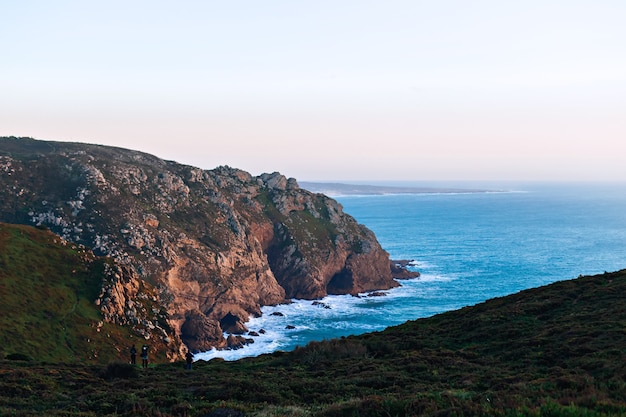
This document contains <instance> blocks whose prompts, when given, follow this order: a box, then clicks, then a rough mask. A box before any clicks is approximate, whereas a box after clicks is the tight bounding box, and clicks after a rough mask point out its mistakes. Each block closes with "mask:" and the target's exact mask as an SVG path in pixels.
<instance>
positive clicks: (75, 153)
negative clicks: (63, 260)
mask: <svg viewBox="0 0 626 417" xmlns="http://www.w3.org/2000/svg"><path fill="white" fill-rule="evenodd" d="M0 174H1V176H0V178H1V180H0V192H1V193H2V195H3V196H4V198H3V200H2V202H0V221H4V222H10V223H22V224H31V225H42V226H46V227H48V228H50V229H51V230H52V231H54V232H55V233H57V234H58V235H60V236H62V237H63V238H64V239H66V240H68V241H73V242H77V243H80V244H83V245H85V246H87V247H90V248H92V249H93V251H94V252H95V253H96V254H98V255H103V256H108V257H111V258H113V259H114V260H115V262H116V265H117V266H118V268H119V271H113V272H111V273H110V274H109V275H108V276H109V278H107V279H104V280H103V288H102V292H101V294H100V297H99V299H98V300H97V301H96V302H98V303H99V305H100V306H101V310H102V312H103V314H104V317H105V319H106V320H109V321H112V322H116V323H119V324H123V325H132V326H135V327H136V328H137V331H138V332H141V334H142V335H144V337H146V338H149V337H153V338H160V339H161V340H166V341H172V343H173V344H174V345H176V342H179V341H181V340H182V342H184V343H185V344H186V345H187V346H188V347H189V348H191V349H192V350H206V349H208V348H210V347H225V346H227V340H226V339H225V338H224V336H223V332H224V330H228V331H229V332H232V333H234V334H242V333H244V332H245V331H246V330H247V329H246V327H245V323H246V321H247V320H248V318H249V317H250V315H252V316H255V315H259V314H260V307H261V306H263V305H274V304H277V303H281V302H283V301H284V300H285V299H289V298H305V299H315V298H320V297H323V296H325V295H327V294H329V293H332V294H356V293H359V292H364V291H369V290H375V289H386V288H390V287H394V286H396V285H398V284H397V283H396V281H394V280H393V278H392V275H391V269H390V260H389V256H388V254H387V253H386V252H385V251H384V250H383V249H382V248H381V247H380V245H379V243H378V242H377V240H376V238H375V236H374V234H373V233H372V232H371V231H370V230H368V229H367V228H365V227H364V226H362V225H360V224H358V223H357V222H356V221H355V220H354V218H352V217H351V216H349V215H347V214H345V213H344V212H343V210H342V207H341V205H340V204H339V203H337V202H336V201H334V200H332V199H330V198H328V197H326V196H324V195H322V194H313V193H310V192H308V191H306V190H303V189H300V188H299V187H298V184H297V182H296V180H294V179H287V178H285V177H284V176H283V175H281V174H279V173H272V174H263V175H261V176H258V177H255V176H252V175H250V174H249V173H247V172H244V171H241V170H238V169H234V168H230V167H226V166H224V167H219V168H216V169H213V170H202V169H199V168H195V167H191V166H186V165H181V164H178V163H175V162H171V161H165V160H162V159H159V158H157V157H154V156H152V155H148V154H145V153H141V152H136V151H131V150H126V149H119V148H112V147H105V146H98V145H86V144H77V143H61V142H48V141H37V140H33V139H27V138H0ZM142 297H144V298H145V297H148V298H149V300H150V302H151V303H152V305H153V307H152V309H151V311H137V309H136V308H135V306H136V304H137V303H136V299H137V298H142ZM141 305H145V303H142V304H141ZM239 342H240V341H238V342H237V343H239Z"/></svg>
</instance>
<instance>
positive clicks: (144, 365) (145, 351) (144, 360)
mask: <svg viewBox="0 0 626 417" xmlns="http://www.w3.org/2000/svg"><path fill="white" fill-rule="evenodd" d="M141 367H142V368H147V367H148V345H143V346H142V347H141Z"/></svg>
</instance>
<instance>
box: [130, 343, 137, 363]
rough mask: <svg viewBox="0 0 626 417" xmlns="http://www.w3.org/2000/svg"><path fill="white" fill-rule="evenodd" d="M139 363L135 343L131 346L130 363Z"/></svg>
mask: <svg viewBox="0 0 626 417" xmlns="http://www.w3.org/2000/svg"><path fill="white" fill-rule="evenodd" d="M136 363H137V348H135V344H134V343H133V345H132V346H131V347H130V364H131V365H135V364H136Z"/></svg>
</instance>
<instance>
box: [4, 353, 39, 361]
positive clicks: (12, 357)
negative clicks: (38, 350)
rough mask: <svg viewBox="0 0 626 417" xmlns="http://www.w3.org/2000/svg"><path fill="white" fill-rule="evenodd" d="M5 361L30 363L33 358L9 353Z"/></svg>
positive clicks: (22, 354)
mask: <svg viewBox="0 0 626 417" xmlns="http://www.w3.org/2000/svg"><path fill="white" fill-rule="evenodd" d="M6 359H8V360H10V361H31V360H33V358H31V357H30V356H28V355H26V354H24V353H9V354H8V355H7V357H6Z"/></svg>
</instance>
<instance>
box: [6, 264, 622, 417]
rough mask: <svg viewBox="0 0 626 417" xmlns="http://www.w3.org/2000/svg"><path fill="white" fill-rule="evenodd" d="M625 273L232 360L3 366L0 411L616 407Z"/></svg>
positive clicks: (464, 411)
mask: <svg viewBox="0 0 626 417" xmlns="http://www.w3.org/2000/svg"><path fill="white" fill-rule="evenodd" d="M624 294H626V271H620V272H616V273H610V274H609V273H607V274H603V275H598V276H593V277H582V278H579V279H576V280H571V281H563V282H558V283H555V284H552V285H549V286H545V287H542V288H537V289H532V290H528V291H523V292H521V293H518V294H515V295H511V296H508V297H503V298H498V299H493V300H489V301H487V302H485V303H482V304H479V305H476V306H473V307H468V308H464V309H461V310H458V311H453V312H449V313H445V314H440V315H437V316H434V317H431V318H427V319H420V320H417V321H412V322H409V323H406V324H403V325H401V326H396V327H393V328H389V329H387V330H385V331H382V332H378V333H372V334H367V335H361V336H355V337H347V338H342V339H338V340H329V341H325V342H317V343H311V344H310V345H308V346H306V347H303V348H299V349H297V350H295V351H293V352H289V353H282V352H277V353H274V354H270V355H263V356H260V357H257V358H248V359H242V360H239V361H237V362H224V361H222V360H212V361H210V362H201V363H196V364H195V365H194V369H193V370H191V371H186V370H184V369H183V366H182V364H181V363H178V364H162V365H154V366H152V367H151V368H149V369H146V370H142V369H139V368H136V367H131V366H129V365H126V364H120V363H112V364H108V365H107V364H102V365H88V366H79V365H60V364H44V363H41V362H39V361H37V360H33V361H7V360H5V361H3V362H0V375H1V378H0V415H15V416H31V415H32V416H34V415H57V416H106V415H109V416H130V415H148V416H206V415H213V416H225V415H231V416H234V415H242V414H245V415H257V416H270V415H275V416H413V415H428V416H454V415H456V416H461V415H464V416H474V415H501V416H540V415H541V416H561V415H565V416H624V415H626V381H625V380H626V303H625V302H624Z"/></svg>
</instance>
